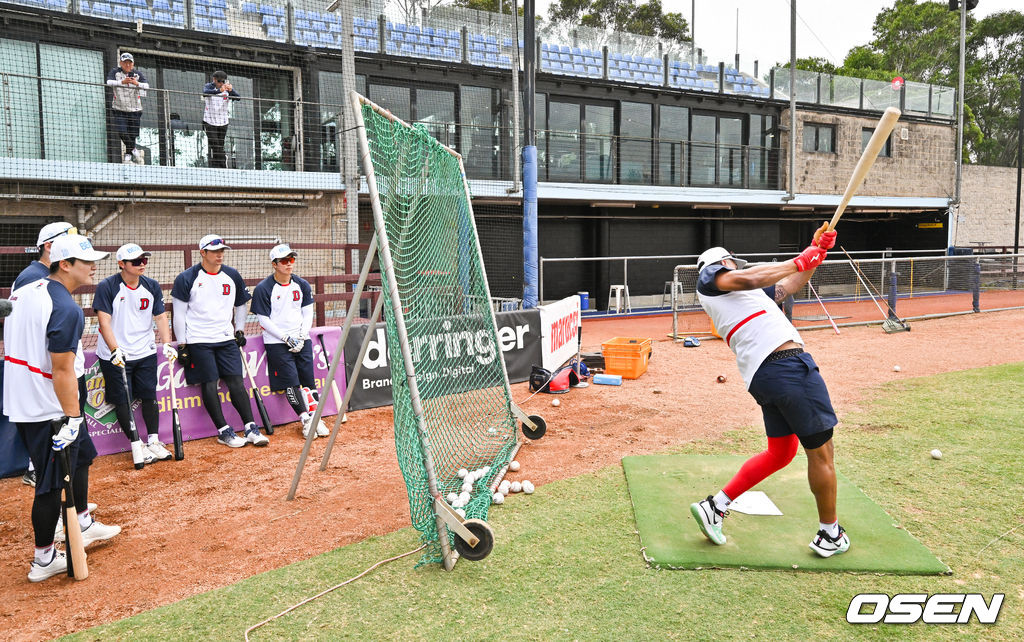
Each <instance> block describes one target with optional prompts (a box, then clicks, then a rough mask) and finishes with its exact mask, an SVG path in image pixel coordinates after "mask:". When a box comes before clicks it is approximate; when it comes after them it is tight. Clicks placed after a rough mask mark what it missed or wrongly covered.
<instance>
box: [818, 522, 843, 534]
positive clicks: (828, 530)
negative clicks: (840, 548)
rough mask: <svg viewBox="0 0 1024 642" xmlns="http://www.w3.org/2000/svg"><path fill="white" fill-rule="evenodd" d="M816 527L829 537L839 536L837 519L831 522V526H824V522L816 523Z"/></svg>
mask: <svg viewBox="0 0 1024 642" xmlns="http://www.w3.org/2000/svg"><path fill="white" fill-rule="evenodd" d="M818 527H819V528H820V529H821V530H823V531H825V532H826V533H828V536H829V537H838V536H839V520H838V519H837V520H836V521H834V522H832V523H831V524H826V523H825V522H818Z"/></svg>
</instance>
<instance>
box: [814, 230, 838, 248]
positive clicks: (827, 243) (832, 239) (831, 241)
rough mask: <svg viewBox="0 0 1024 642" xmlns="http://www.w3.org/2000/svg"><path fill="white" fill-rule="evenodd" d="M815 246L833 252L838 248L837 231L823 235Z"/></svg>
mask: <svg viewBox="0 0 1024 642" xmlns="http://www.w3.org/2000/svg"><path fill="white" fill-rule="evenodd" d="M815 245H817V246H818V247H820V248H821V249H823V250H831V249H832V248H834V247H835V246H836V233H835V230H833V231H831V232H825V233H823V234H822V235H821V236H820V237H818V240H817V242H816V243H815Z"/></svg>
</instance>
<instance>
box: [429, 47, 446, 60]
mask: <svg viewBox="0 0 1024 642" xmlns="http://www.w3.org/2000/svg"><path fill="white" fill-rule="evenodd" d="M429 51H430V54H429V56H430V57H431V58H436V59H441V58H444V49H443V48H441V47H433V46H431V47H430V49H429Z"/></svg>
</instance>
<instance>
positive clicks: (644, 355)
mask: <svg viewBox="0 0 1024 642" xmlns="http://www.w3.org/2000/svg"><path fill="white" fill-rule="evenodd" d="M601 355H602V356H604V371H605V372H606V373H608V374H617V375H622V378H623V379H639V378H640V375H642V374H643V373H645V372H647V362H648V361H650V359H651V340H650V339H644V338H640V337H615V338H614V339H609V340H608V341H605V342H604V343H602V344H601Z"/></svg>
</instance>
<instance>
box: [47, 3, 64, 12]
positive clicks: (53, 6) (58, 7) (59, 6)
mask: <svg viewBox="0 0 1024 642" xmlns="http://www.w3.org/2000/svg"><path fill="white" fill-rule="evenodd" d="M46 8H47V9H49V10H50V11H67V10H68V0H46Z"/></svg>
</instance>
